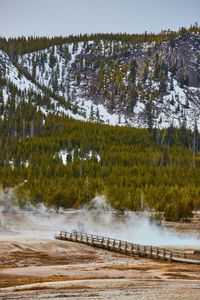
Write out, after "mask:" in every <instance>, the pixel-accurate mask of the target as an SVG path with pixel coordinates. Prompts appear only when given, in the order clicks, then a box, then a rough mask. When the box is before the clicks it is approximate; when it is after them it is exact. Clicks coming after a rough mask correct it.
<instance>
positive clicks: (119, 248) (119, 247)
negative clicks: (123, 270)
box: [118, 241, 122, 252]
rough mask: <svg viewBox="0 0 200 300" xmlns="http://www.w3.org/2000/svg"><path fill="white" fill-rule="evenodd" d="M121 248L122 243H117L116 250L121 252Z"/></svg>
mask: <svg viewBox="0 0 200 300" xmlns="http://www.w3.org/2000/svg"><path fill="white" fill-rule="evenodd" d="M121 246H122V243H121V241H119V246H118V250H119V251H120V252H121Z"/></svg>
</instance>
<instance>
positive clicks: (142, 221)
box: [0, 191, 200, 249]
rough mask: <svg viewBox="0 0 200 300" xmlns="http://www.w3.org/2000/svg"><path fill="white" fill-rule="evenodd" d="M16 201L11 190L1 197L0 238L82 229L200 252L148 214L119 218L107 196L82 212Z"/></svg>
mask: <svg viewBox="0 0 200 300" xmlns="http://www.w3.org/2000/svg"><path fill="white" fill-rule="evenodd" d="M2 199H3V200H2ZM5 200H6V201H5ZM12 201H13V195H12V193H11V191H9V192H7V195H6V196H5V194H1V195H0V239H1V238H3V239H4V238H5V236H6V238H9V237H10V238H12V237H13V236H15V238H16V237H19V238H47V239H49V238H50V239H53V238H54V235H55V234H56V233H58V232H59V231H60V230H65V231H71V230H78V231H79V230H82V231H85V232H88V233H94V234H100V235H104V236H108V237H112V238H116V239H121V240H127V241H129V242H134V243H140V244H145V245H154V246H165V247H171V246H172V247H183V248H198V249H200V239H198V238H196V237H192V236H189V235H180V234H178V233H176V232H173V231H169V230H168V229H166V228H163V227H160V226H157V225H155V224H153V223H151V222H150V221H149V217H148V215H147V214H145V213H143V214H136V213H133V212H125V214H124V215H118V214H117V212H116V211H114V210H111V207H110V203H109V201H108V200H107V199H106V198H105V197H104V196H96V197H95V198H94V199H93V200H92V201H91V202H90V205H89V206H88V207H86V208H84V209H82V210H68V211H60V212H59V213H56V212H55V211H53V210H52V211H50V210H48V209H47V208H46V207H45V206H42V205H41V206H40V207H38V208H33V207H31V208H30V207H29V209H26V210H24V209H20V208H19V207H18V206H16V205H14V204H13V203H12Z"/></svg>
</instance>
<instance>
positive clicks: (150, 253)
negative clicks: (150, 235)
mask: <svg viewBox="0 0 200 300" xmlns="http://www.w3.org/2000/svg"><path fill="white" fill-rule="evenodd" d="M149 256H150V257H152V246H150V251H149Z"/></svg>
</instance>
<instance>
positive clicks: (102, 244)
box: [101, 237, 104, 248]
mask: <svg viewBox="0 0 200 300" xmlns="http://www.w3.org/2000/svg"><path fill="white" fill-rule="evenodd" d="M101 246H102V248H103V247H104V237H103V238H102V240H101Z"/></svg>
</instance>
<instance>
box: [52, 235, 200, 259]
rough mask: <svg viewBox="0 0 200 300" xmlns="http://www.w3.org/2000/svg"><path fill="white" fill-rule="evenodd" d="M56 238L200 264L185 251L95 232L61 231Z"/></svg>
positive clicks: (144, 255)
mask: <svg viewBox="0 0 200 300" xmlns="http://www.w3.org/2000/svg"><path fill="white" fill-rule="evenodd" d="M55 238H56V239H59V240H66V241H72V242H78V243H82V244H86V245H90V246H93V247H98V248H102V249H106V250H110V251H114V252H118V253H122V254H126V255H139V256H141V257H149V258H157V259H163V260H170V261H177V262H188V263H199V264H200V260H198V261H196V260H193V259H191V258H190V257H188V256H187V255H186V253H185V252H184V251H176V250H169V249H165V248H160V247H154V246H145V245H140V244H135V243H130V242H127V241H121V240H117V239H112V238H108V237H105V236H100V235H95V234H87V233H82V232H65V231H61V232H60V234H59V235H57V236H56V237H55Z"/></svg>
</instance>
